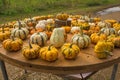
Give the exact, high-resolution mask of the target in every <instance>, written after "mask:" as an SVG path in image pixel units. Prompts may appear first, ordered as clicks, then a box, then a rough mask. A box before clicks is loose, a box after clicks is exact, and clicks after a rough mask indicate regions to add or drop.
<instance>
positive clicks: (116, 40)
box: [113, 36, 120, 48]
mask: <svg viewBox="0 0 120 80" xmlns="http://www.w3.org/2000/svg"><path fill="white" fill-rule="evenodd" d="M113 43H114V45H115V47H118V48H120V36H118V37H115V38H113Z"/></svg>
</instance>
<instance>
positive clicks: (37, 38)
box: [30, 32, 47, 46]
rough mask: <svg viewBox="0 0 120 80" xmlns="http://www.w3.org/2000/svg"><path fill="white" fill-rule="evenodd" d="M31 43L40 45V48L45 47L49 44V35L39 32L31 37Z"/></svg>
mask: <svg viewBox="0 0 120 80" xmlns="http://www.w3.org/2000/svg"><path fill="white" fill-rule="evenodd" d="M30 42H31V43H33V44H38V45H39V46H44V45H46V43H47V35H46V33H45V32H37V33H34V34H33V35H31V37H30Z"/></svg>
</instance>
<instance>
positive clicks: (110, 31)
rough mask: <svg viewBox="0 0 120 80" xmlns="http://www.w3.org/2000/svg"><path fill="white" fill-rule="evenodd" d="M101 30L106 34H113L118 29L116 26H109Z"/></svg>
mask: <svg viewBox="0 0 120 80" xmlns="http://www.w3.org/2000/svg"><path fill="white" fill-rule="evenodd" d="M100 32H101V33H104V34H106V35H107V36H109V35H111V34H116V30H115V29H114V28H109V27H105V28H102V29H101V30H100Z"/></svg>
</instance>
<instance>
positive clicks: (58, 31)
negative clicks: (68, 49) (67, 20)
mask: <svg viewBox="0 0 120 80" xmlns="http://www.w3.org/2000/svg"><path fill="white" fill-rule="evenodd" d="M64 35H65V31H64V29H63V28H55V29H54V30H53V33H52V35H51V37H50V43H51V44H53V46H55V47H61V46H62V45H63V44H64V42H65V37H64Z"/></svg>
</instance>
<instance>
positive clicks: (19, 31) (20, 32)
mask: <svg viewBox="0 0 120 80" xmlns="http://www.w3.org/2000/svg"><path fill="white" fill-rule="evenodd" d="M18 22H19V28H15V29H13V30H12V31H11V35H12V36H14V37H17V38H20V39H22V40H24V39H26V38H27V36H28V34H29V31H28V29H27V28H22V24H21V22H20V21H18Z"/></svg>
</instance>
